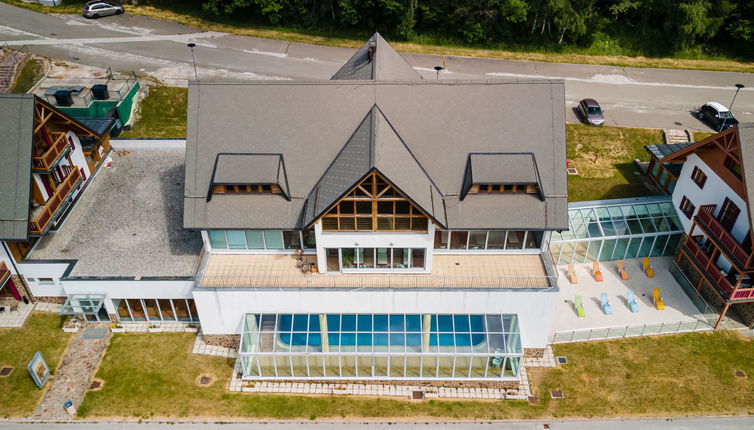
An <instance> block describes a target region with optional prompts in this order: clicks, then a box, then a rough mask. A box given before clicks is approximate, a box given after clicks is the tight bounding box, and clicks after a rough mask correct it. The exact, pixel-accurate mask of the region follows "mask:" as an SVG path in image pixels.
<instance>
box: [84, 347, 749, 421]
mask: <svg viewBox="0 0 754 430" xmlns="http://www.w3.org/2000/svg"><path fill="white" fill-rule="evenodd" d="M193 343H194V335H192V334H186V333H181V334H172V333H154V334H116V335H114V336H113V338H112V340H111V342H110V345H109V347H108V350H107V354H106V356H105V358H104V360H103V362H102V365H101V366H100V369H99V371H98V373H97V378H100V379H103V380H104V381H105V384H104V386H103V389H102V390H101V391H92V392H89V393H88V394H87V396H86V398H85V399H84V402H83V404H82V405H81V407H80V408H79V414H80V415H81V416H82V417H86V418H94V417H126V418H132V417H133V418H186V417H202V418H215V419H224V418H275V419H315V418H336V419H337V418H370V419H384V420H391V419H396V420H400V419H505V418H510V419H528V418H547V417H584V416H586V417H597V416H600V417H608V416H617V415H620V416H657V415H685V414H689V415H697V414H732V413H754V405H752V404H751V401H750V399H751V398H752V396H753V395H754V384H753V383H752V379H751V377H753V376H754V362H752V360H751V357H753V356H754V343H752V342H751V341H748V340H744V339H741V338H739V337H738V335H736V334H732V333H728V332H717V333H693V334H682V335H674V336H662V337H653V338H635V339H629V340H616V341H605V342H593V343H574V344H566V345H557V346H556V347H555V352H556V354H557V355H565V356H567V357H568V359H569V364H568V365H566V366H564V367H562V368H559V369H541V368H535V369H530V371H529V375H530V378H531V379H532V380H533V381H534V383H535V392H536V393H537V395H539V396H540V398H541V399H542V401H541V403H540V404H539V405H529V404H528V403H527V402H522V401H450V400H434V401H426V402H422V403H416V402H411V401H408V400H405V399H384V398H380V399H378V398H367V397H346V396H292V395H261V394H241V393H230V392H228V391H227V386H228V382H229V378H230V373H231V369H232V364H233V363H232V360H229V359H224V358H217V357H209V356H200V355H194V354H191V353H190V351H191V347H192V345H193ZM735 370H743V371H744V372H746V373H747V374H748V375H750V378H744V379H741V378H735V377H734V372H735ZM204 373H207V374H210V375H213V376H215V377H217V380H216V381H215V382H214V384H213V385H211V386H210V387H206V388H200V387H198V386H197V384H196V380H197V378H198V377H199V375H200V374H204ZM553 388H559V389H562V390H563V391H564V393H565V395H566V398H565V399H564V400H558V401H551V400H549V399H547V398H546V396H545V395H544V394H545V393H546V392H547V390H550V389H553Z"/></svg>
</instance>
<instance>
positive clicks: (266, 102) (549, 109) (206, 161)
mask: <svg viewBox="0 0 754 430" xmlns="http://www.w3.org/2000/svg"><path fill="white" fill-rule="evenodd" d="M564 98H565V93H564V84H563V82H562V81H560V80H532V81H525V80H517V81H505V80H497V79H496V80H479V81H462V80H452V81H451V80H439V81H438V80H427V81H405V80H404V81H379V80H370V81H351V80H334V81H318V82H296V81H255V82H244V83H235V82H191V83H190V84H189V106H188V130H187V150H186V188H185V208H184V209H185V212H184V226H185V227H186V228H196V229H213V228H220V229H264V228H268V229H291V228H301V227H302V226H303V225H305V223H304V219H311V216H312V215H311V214H304V213H303V208H304V203H305V202H306V201H307V199H309V200H310V201H309V205H316V208H317V209H318V210H320V211H321V210H323V208H325V207H326V204H325V203H324V202H328V201H332V199H333V198H337V197H338V196H339V195H341V194H342V193H343V192H344V191H345V189H347V188H350V187H351V186H353V185H354V184H355V182H356V181H357V180H358V179H359V178H360V177H361V176H363V175H364V174H365V173H366V172H367V171H368V170H369V168H370V167H372V166H373V167H375V168H377V169H378V170H380V172H381V173H382V174H383V175H384V176H385V177H386V179H388V180H389V181H391V182H393V183H394V185H396V187H398V188H399V189H400V190H401V191H403V192H404V193H405V194H406V195H407V197H409V198H410V199H412V200H413V201H414V202H416V203H417V204H418V205H419V206H420V207H422V208H424V209H425V210H427V212H428V213H432V214H435V216H437V219H438V220H439V221H440V222H441V223H444V224H445V225H446V226H447V228H480V229H481V228H488V229H493V228H496V229H503V228H511V229H513V228H529V229H556V230H558V229H565V228H568V219H567V188H566V174H565V112H564V108H563V106H564V104H565V100H564ZM520 100H527V103H518V101H520ZM375 105H376V106H377V107H378V108H379V109H378V110H377V111H376V112H377V113H379V115H378V114H376V113H375V111H373V108H374V106H375ZM367 117H369V118H370V121H371V122H374V123H375V124H376V125H375V124H371V123H370V124H364V121H365V118H367ZM375 118H377V119H376V120H375ZM375 129H376V130H377V131H376V132H375V131H374V130H375ZM369 130H372V133H371V135H370V134H369V133H367V131H369ZM389 130H392V132H388V131H389ZM370 139H371V140H370ZM521 142H526V143H527V144H526V148H525V150H526V152H531V153H532V154H533V157H534V159H535V161H536V164H537V166H538V169H539V173H540V184H541V191H542V196H543V198H540V197H539V196H536V195H499V196H484V198H475V197H468V198H466V199H465V200H464V201H460V200H459V196H460V192H461V188H462V183H463V179H464V172H465V169H466V163H467V160H468V157H469V154H470V153H477V152H504V153H506V152H507V153H511V152H521V151H522V147H521ZM368 146H370V147H371V148H372V149H373V150H374V151H375V153H374V154H372V153H371V152H370V151H368V150H367V149H366V148H367V147H368ZM381 148H382V149H381ZM250 152H253V153H281V154H283V156H284V158H285V164H286V169H287V172H288V182H289V187H290V193H291V201H290V202H289V201H286V200H285V199H284V198H283V197H281V196H275V195H269V196H267V195H255V196H246V195H228V194H225V195H215V196H213V197H212V200H211V201H210V202H207V199H206V197H207V191H208V187H209V183H210V180H211V178H212V168H213V165H214V160H215V158H216V156H217V154H218V153H250ZM345 152H347V153H345ZM370 157H371V158H370ZM335 163H337V167H336V166H335ZM506 167H507V166H506ZM510 168H512V169H515V168H517V166H510ZM349 182H350V183H349ZM318 184H319V185H320V191H322V188H323V187H322V186H321V185H322V184H326V185H327V186H326V187H325V188H326V190H325V191H326V193H324V194H323V193H320V195H319V197H317V198H316V202H315V201H311V199H312V195H311V193H312V190H314V189H315V188H316V187H317V185H318ZM430 184H434V185H435V186H436V189H437V190H436V191H432V187H431V186H430ZM440 200H441V201H442V202H440ZM443 204H444V206H445V208H444V211H445V215H443V216H441V215H440V213H441V211H442V209H441V208H442V205H443ZM427 208H432V209H431V211H430V210H429V209H427Z"/></svg>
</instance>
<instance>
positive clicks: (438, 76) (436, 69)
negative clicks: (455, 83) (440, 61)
mask: <svg viewBox="0 0 754 430" xmlns="http://www.w3.org/2000/svg"><path fill="white" fill-rule="evenodd" d="M444 68H445V67H443V66H435V79H440V70H442V69H444Z"/></svg>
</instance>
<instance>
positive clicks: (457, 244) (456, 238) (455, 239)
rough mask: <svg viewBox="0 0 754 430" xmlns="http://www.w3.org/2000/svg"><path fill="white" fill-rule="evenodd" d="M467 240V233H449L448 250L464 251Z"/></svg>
mask: <svg viewBox="0 0 754 430" xmlns="http://www.w3.org/2000/svg"><path fill="white" fill-rule="evenodd" d="M468 239H469V232H468V231H453V232H451V233H450V249H466V241H467V240H468Z"/></svg>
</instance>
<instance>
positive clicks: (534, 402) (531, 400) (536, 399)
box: [528, 396, 539, 405]
mask: <svg viewBox="0 0 754 430" xmlns="http://www.w3.org/2000/svg"><path fill="white" fill-rule="evenodd" d="M528 400H529V403H531V404H532V405H538V404H539V397H537V396H529V397H528Z"/></svg>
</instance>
